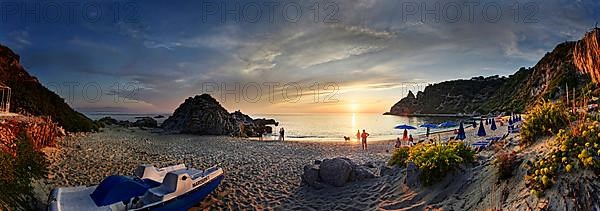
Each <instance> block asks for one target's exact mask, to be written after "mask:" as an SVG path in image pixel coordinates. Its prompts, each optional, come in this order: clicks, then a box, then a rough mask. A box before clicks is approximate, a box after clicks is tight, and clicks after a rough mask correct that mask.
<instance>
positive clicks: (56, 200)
mask: <svg viewBox="0 0 600 211" xmlns="http://www.w3.org/2000/svg"><path fill="white" fill-rule="evenodd" d="M222 180H223V169H222V168H219V167H217V166H213V167H211V168H208V169H205V170H198V169H195V168H187V167H186V166H185V165H183V164H180V165H176V166H170V167H166V168H160V169H157V168H155V167H154V166H150V165H144V166H140V167H138V168H137V169H136V170H135V177H127V176H109V177H107V178H105V179H104V180H103V181H102V182H101V183H100V184H99V185H97V186H90V187H85V186H79V187H66V188H56V189H54V190H52V192H51V193H50V196H49V197H48V210H50V211H69V210H114V211H116V210H187V209H189V208H191V207H193V206H195V205H197V204H198V203H199V202H200V201H202V199H204V198H205V197H206V196H208V194H210V193H211V192H213V191H214V190H215V189H216V188H217V187H218V186H219V184H220V183H221V181H222Z"/></svg>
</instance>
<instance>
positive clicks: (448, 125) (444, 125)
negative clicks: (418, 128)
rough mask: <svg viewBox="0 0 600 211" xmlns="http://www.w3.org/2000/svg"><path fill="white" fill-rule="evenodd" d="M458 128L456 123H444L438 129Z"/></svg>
mask: <svg viewBox="0 0 600 211" xmlns="http://www.w3.org/2000/svg"><path fill="white" fill-rule="evenodd" d="M456 126H457V124H456V122H450V121H448V122H444V123H442V124H439V125H438V127H456Z"/></svg>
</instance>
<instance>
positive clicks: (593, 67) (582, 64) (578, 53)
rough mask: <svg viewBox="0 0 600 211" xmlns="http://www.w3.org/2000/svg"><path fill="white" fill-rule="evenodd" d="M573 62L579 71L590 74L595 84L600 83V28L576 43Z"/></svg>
mask: <svg viewBox="0 0 600 211" xmlns="http://www.w3.org/2000/svg"><path fill="white" fill-rule="evenodd" d="M573 60H574V62H575V66H576V67H577V69H579V70H581V71H583V72H585V73H588V74H589V75H590V76H591V78H592V81H594V83H600V28H595V29H594V30H592V31H591V32H588V33H587V34H586V35H585V36H584V37H583V39H581V40H579V41H577V43H575V49H574V50H573Z"/></svg>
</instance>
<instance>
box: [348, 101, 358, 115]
mask: <svg viewBox="0 0 600 211" xmlns="http://www.w3.org/2000/svg"><path fill="white" fill-rule="evenodd" d="M349 106H350V111H351V112H352V113H354V112H357V111H358V104H356V103H351V104H350V105H349Z"/></svg>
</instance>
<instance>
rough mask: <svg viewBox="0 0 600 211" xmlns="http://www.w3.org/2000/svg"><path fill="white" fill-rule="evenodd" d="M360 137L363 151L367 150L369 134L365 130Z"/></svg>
mask: <svg viewBox="0 0 600 211" xmlns="http://www.w3.org/2000/svg"><path fill="white" fill-rule="evenodd" d="M360 137H361V138H362V149H363V150H367V137H369V134H368V133H367V132H366V131H365V130H364V129H363V132H362V134H360Z"/></svg>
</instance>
